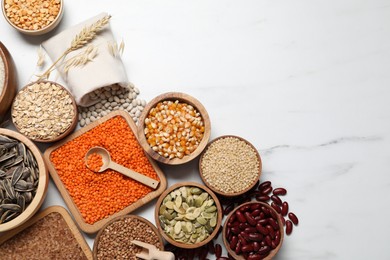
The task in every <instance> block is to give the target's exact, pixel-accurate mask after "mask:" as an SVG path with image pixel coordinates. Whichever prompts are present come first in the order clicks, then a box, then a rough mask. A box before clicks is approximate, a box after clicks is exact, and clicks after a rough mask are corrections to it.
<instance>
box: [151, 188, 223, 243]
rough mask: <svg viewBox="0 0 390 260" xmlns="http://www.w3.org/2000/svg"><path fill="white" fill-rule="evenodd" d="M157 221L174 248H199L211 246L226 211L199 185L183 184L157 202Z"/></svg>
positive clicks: (208, 191) (213, 196)
mask: <svg viewBox="0 0 390 260" xmlns="http://www.w3.org/2000/svg"><path fill="white" fill-rule="evenodd" d="M155 221H156V225H157V228H158V229H159V231H160V233H161V234H162V236H163V237H164V239H165V240H167V241H168V242H169V243H170V244H172V245H175V246H177V247H181V248H187V249H188V248H198V247H201V246H203V245H205V244H207V243H208V242H210V241H211V240H212V239H213V238H214V237H215V236H216V235H217V233H218V230H219V229H220V227H221V223H222V207H221V204H220V202H219V200H218V198H217V196H216V195H215V194H214V193H213V192H212V191H211V190H210V189H209V188H207V187H206V186H204V185H201V184H199V183H196V182H180V183H176V184H174V185H172V186H171V187H170V188H168V189H167V190H166V191H165V192H164V193H163V194H161V196H160V197H159V199H158V200H157V203H156V208H155Z"/></svg>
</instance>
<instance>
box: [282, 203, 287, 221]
mask: <svg viewBox="0 0 390 260" xmlns="http://www.w3.org/2000/svg"><path fill="white" fill-rule="evenodd" d="M287 212H288V203H287V202H286V201H285V202H283V204H282V212H281V213H282V216H283V217H284V216H286V215H287Z"/></svg>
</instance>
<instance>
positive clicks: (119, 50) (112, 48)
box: [107, 40, 125, 58]
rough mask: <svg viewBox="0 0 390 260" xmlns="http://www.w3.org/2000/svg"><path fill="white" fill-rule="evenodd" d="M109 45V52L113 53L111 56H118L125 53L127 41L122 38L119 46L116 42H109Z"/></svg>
mask: <svg viewBox="0 0 390 260" xmlns="http://www.w3.org/2000/svg"><path fill="white" fill-rule="evenodd" d="M107 47H108V52H109V53H110V54H111V56H113V57H114V58H117V57H120V56H121V55H122V54H123V51H124V49H125V43H124V42H123V40H122V41H121V43H120V44H119V46H118V44H117V43H116V42H108V43H107Z"/></svg>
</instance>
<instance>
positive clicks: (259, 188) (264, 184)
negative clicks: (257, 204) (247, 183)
mask: <svg viewBox="0 0 390 260" xmlns="http://www.w3.org/2000/svg"><path fill="white" fill-rule="evenodd" d="M268 186H271V182H270V181H265V182H262V183H260V185H259V187H258V188H257V189H258V190H262V189H265V188H267V187H268Z"/></svg>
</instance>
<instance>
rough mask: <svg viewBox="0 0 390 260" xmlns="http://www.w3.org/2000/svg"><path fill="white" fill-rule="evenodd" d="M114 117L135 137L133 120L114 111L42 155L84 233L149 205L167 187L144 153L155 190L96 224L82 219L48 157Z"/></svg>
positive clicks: (156, 168) (162, 176) (155, 167)
mask: <svg viewBox="0 0 390 260" xmlns="http://www.w3.org/2000/svg"><path fill="white" fill-rule="evenodd" d="M115 116H121V117H123V118H124V119H125V120H126V122H127V124H128V125H129V127H130V129H131V131H132V132H133V134H134V135H135V136H136V129H137V128H136V126H135V124H134V121H133V119H132V118H131V117H130V115H129V114H128V113H126V112H124V111H114V112H111V113H109V114H108V115H106V116H104V117H102V118H100V119H99V120H96V121H95V122H93V123H91V124H89V125H87V126H85V127H83V128H81V129H79V130H78V131H76V132H74V133H73V134H71V135H70V136H68V137H66V138H65V139H63V140H61V141H60V142H58V143H56V144H55V145H53V146H51V147H49V148H48V149H46V151H45V153H44V159H45V161H46V165H47V167H48V168H49V172H50V175H51V177H52V179H53V181H54V183H55V185H56V186H57V188H58V190H59V191H60V193H61V196H62V198H63V199H64V201H65V203H66V205H67V206H68V208H69V210H70V212H71V213H72V215H73V217H74V219H75V221H76V223H77V224H78V226H79V227H80V229H81V230H82V231H84V232H86V233H96V232H97V231H99V230H100V229H101V228H102V227H103V226H104V225H105V224H106V223H108V222H109V221H110V220H112V219H114V218H115V217H118V216H122V215H125V214H129V213H131V212H133V211H134V210H136V209H138V208H140V207H142V206H143V205H145V204H147V203H149V202H150V201H151V200H153V199H154V198H156V197H158V196H159V195H160V194H161V193H162V192H163V191H164V190H165V188H166V187H167V181H166V178H165V175H164V173H163V172H162V171H161V169H160V167H159V166H158V165H157V163H156V162H155V161H154V160H152V159H151V158H150V157H149V156H148V155H147V154H146V153H145V156H146V157H147V159H148V160H149V162H150V164H151V165H152V166H153V168H154V170H155V171H156V173H157V176H158V178H159V179H160V184H159V186H158V187H157V189H155V190H154V191H152V192H150V193H148V194H147V195H146V196H145V197H143V198H141V199H139V200H137V201H136V202H134V203H132V204H130V205H128V206H127V207H125V208H124V209H122V210H121V211H118V212H116V213H114V214H112V215H110V216H108V217H106V218H103V219H101V220H99V221H97V222H95V223H93V224H89V223H87V222H86V221H85V220H84V218H83V216H82V215H81V213H80V211H79V209H78V207H77V205H76V204H75V202H74V201H73V199H72V197H71V196H70V194H69V192H68V190H67V189H66V187H65V185H64V183H63V182H62V181H61V178H60V176H59V175H58V173H57V170H56V168H55V165H54V164H53V163H52V161H51V160H50V155H51V153H52V152H53V151H55V150H56V149H57V148H59V147H61V146H63V145H64V144H66V143H67V142H69V141H71V140H73V139H75V138H77V137H79V136H81V135H83V134H84V133H86V132H88V131H90V130H92V129H93V128H95V127H96V126H98V125H100V124H102V123H104V122H106V121H107V120H109V119H111V118H113V117H115ZM92 141H93V140H92ZM96 145H97V144H93V146H96ZM96 174H103V173H96Z"/></svg>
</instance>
